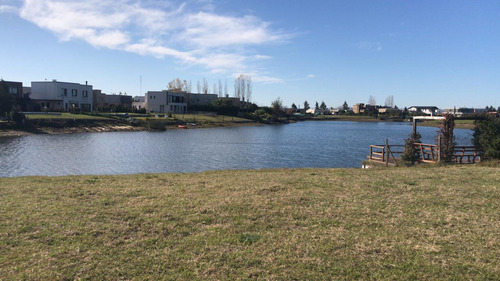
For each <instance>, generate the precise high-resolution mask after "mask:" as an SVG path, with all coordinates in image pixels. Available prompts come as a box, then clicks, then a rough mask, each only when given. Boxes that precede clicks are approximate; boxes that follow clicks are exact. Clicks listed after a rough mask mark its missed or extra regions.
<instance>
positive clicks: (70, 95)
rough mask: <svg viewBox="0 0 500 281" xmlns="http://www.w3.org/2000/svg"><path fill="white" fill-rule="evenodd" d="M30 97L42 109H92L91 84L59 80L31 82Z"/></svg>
mask: <svg viewBox="0 0 500 281" xmlns="http://www.w3.org/2000/svg"><path fill="white" fill-rule="evenodd" d="M30 98H31V99H32V100H34V101H35V102H36V103H37V104H38V105H40V107H41V108H42V109H47V110H65V111H67V110H71V109H75V108H79V109H80V110H82V111H92V85H88V84H87V83H85V85H82V84H78V83H69V82H59V81H57V80H52V81H42V82H31V95H30Z"/></svg>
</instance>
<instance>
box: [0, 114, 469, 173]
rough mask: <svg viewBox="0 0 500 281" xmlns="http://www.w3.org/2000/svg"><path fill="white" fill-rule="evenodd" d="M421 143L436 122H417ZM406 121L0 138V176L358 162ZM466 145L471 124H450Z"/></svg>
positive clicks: (403, 131)
mask: <svg viewBox="0 0 500 281" xmlns="http://www.w3.org/2000/svg"><path fill="white" fill-rule="evenodd" d="M418 131H419V132H420V133H421V134H422V138H423V139H422V140H423V142H425V143H434V138H435V136H436V132H437V128H430V127H419V128H418ZM410 132H411V125H410V124H408V123H388V122H347V121H343V122H328V121H325V122H300V123H296V124H289V125H273V126H255V127H237V128H212V129H196V130H173V131H166V132H110V133H85V134H71V135H34V136H25V137H13V138H10V137H9V138H0V177H16V176H29V175H45V176H61V175H89V174H95V175H102V174H133V173H166V172H168V173H170V172H198V171H206V170H225V169H265V168H282V167H289V168H295V167H360V165H361V161H363V160H365V159H366V157H367V155H368V153H369V146H370V144H384V143H385V139H386V138H388V139H389V143H390V144H403V140H404V139H405V138H406V137H408V135H409V134H410ZM455 136H456V141H457V143H458V144H460V145H470V144H471V141H470V140H471V138H472V131H471V130H463V129H455Z"/></svg>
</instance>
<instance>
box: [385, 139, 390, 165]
mask: <svg viewBox="0 0 500 281" xmlns="http://www.w3.org/2000/svg"><path fill="white" fill-rule="evenodd" d="M385 165H386V166H388V165H389V139H385Z"/></svg>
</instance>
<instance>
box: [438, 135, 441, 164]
mask: <svg viewBox="0 0 500 281" xmlns="http://www.w3.org/2000/svg"><path fill="white" fill-rule="evenodd" d="M438 162H441V135H438Z"/></svg>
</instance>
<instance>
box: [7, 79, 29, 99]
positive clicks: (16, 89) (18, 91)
mask: <svg viewBox="0 0 500 281" xmlns="http://www.w3.org/2000/svg"><path fill="white" fill-rule="evenodd" d="M4 82H5V84H7V87H8V89H9V94H11V95H12V97H14V98H15V99H22V98H23V97H24V95H23V82H14V81H4Z"/></svg>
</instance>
